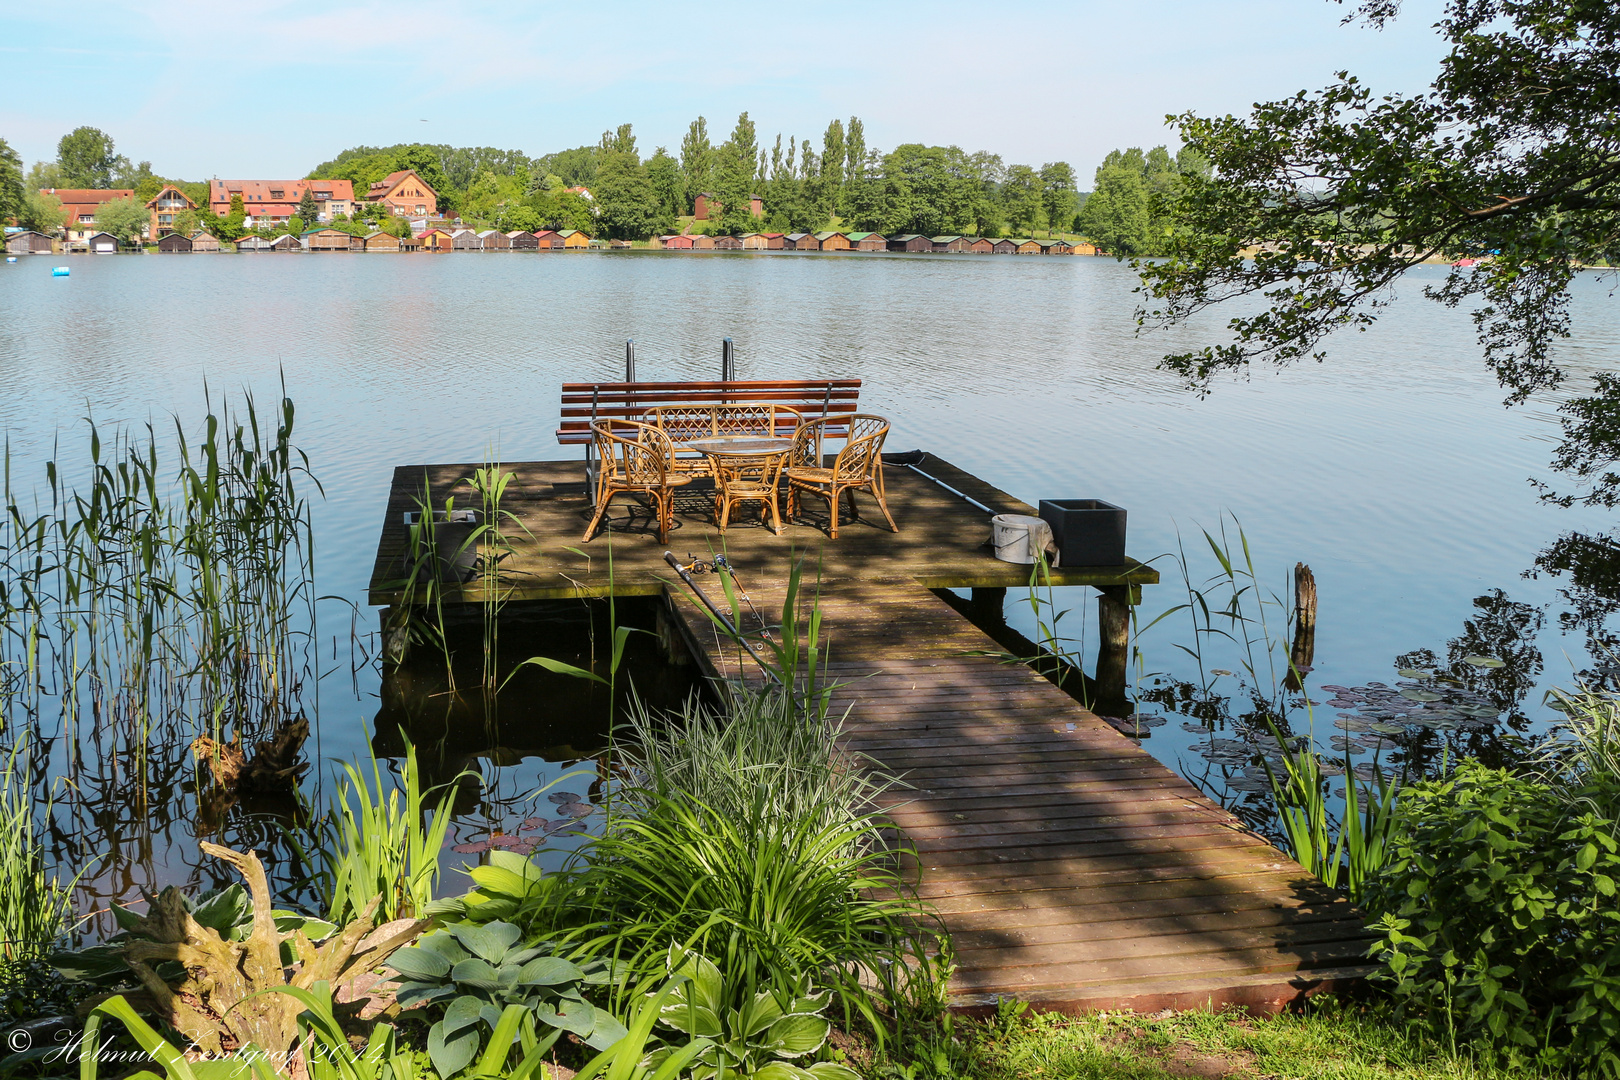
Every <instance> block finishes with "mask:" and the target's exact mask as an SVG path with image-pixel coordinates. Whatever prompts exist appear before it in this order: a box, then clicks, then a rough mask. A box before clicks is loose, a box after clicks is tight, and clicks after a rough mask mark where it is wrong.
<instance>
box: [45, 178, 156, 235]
mask: <svg viewBox="0 0 1620 1080" xmlns="http://www.w3.org/2000/svg"><path fill="white" fill-rule="evenodd" d="M39 193H40V194H41V195H54V196H56V197H57V198H58V199H60V200H61V201H62V213H64V214H66V215H67V218H66V221H65V224H64V226H63V227H64V228H65V229H66V230H67V238H68V239H69V240H85V239H88V238H89V236H90V234H91V233H93V232H96V231H97V229H96V212H97V211H98V210H100V209H101V204H102V203H104V202H112V201H113V200H114V199H133V198H134V197H135V189H134V188H40V191H39Z"/></svg>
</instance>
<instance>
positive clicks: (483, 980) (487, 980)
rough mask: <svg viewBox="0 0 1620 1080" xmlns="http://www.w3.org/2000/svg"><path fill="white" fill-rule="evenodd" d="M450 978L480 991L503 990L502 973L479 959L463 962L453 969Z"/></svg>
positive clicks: (474, 958)
mask: <svg viewBox="0 0 1620 1080" xmlns="http://www.w3.org/2000/svg"><path fill="white" fill-rule="evenodd" d="M450 977H451V978H452V979H454V980H456V982H458V983H465V984H466V985H468V986H472V987H476V988H478V989H480V990H499V989H500V988H501V973H500V972H499V971H496V970H495V969H494V968H493V967H491V966H490V965H489V964H487V963H485V962H484V961H482V960H480V959H478V958H477V957H473V958H472V959H470V960H463V961H461V962H460V963H459V964H457V965H456V966H455V967H453V968H451V969H450Z"/></svg>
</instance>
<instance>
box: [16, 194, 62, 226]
mask: <svg viewBox="0 0 1620 1080" xmlns="http://www.w3.org/2000/svg"><path fill="white" fill-rule="evenodd" d="M65 221H67V214H66V212H64V211H63V209H62V200H61V199H58V198H57V197H56V196H55V195H42V194H40V193H39V192H38V191H36V190H34V189H33V187H32V186H30V187H29V189H28V190H27V191H25V192H24V193H23V199H22V207H21V209H20V210H18V212H17V224H18V225H21V226H22V227H23V228H25V229H33V230H34V231H35V232H42V233H45V234H46V235H50V234H53V233H55V232H56V231H57V230H58V229H60V228H61V227H62V223H63V222H65Z"/></svg>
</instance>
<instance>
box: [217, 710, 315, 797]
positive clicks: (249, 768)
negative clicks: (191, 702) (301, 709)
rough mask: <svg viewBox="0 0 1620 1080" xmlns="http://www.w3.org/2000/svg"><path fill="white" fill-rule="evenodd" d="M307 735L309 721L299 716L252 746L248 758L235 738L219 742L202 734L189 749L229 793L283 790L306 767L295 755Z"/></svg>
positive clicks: (221, 787) (293, 782) (295, 779)
mask: <svg viewBox="0 0 1620 1080" xmlns="http://www.w3.org/2000/svg"><path fill="white" fill-rule="evenodd" d="M308 738H309V721H308V720H305V719H304V718H303V717H302V716H300V717H299V718H298V719H296V720H294V721H292V722H291V723H290V724H287V725H285V726H284V727H282V728H281V730H279V731H277V732H276V734H275V737H274V738H272V739H266V740H265V741H263V742H260V743H258V744H257V745H256V746H254V748H253V749H254V753H253V757H252V758H251V759H250V758H249V757H248V756H247V754H245V753H244V752H243V751H242V745H241V743H240V741H238V740H232V741H231V742H219V741H218V740H215V739H211V738H209V737H208V736H206V735H199V736H198V737H197V738H195V739H193V740H192V741H191V752H192V753H193V754H195V755H197V757H198V758H199V759H200V760H203V761H206V762H208V768H209V771H210V772H212V773H213V774H214V783H216V784H217V785H219V787H220V789H221V790H222V791H226V792H229V793H231V794H236V795H240V794H245V793H255V792H258V793H272V792H279V791H286V790H287V789H288V788H290V787H291V786H292V785H294V784H296V783H297V782H298V778H299V777H300V776H302V775H303V774H304V771H305V770H307V769H308V768H309V764H308V763H307V762H305V761H303V760H301V759H300V757H299V752H300V751H301V750H302V749H303V747H304V740H306V739H308Z"/></svg>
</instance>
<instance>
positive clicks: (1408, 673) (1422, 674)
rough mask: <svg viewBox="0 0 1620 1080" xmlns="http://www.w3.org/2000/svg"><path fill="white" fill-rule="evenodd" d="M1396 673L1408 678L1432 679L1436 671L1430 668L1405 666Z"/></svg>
mask: <svg viewBox="0 0 1620 1080" xmlns="http://www.w3.org/2000/svg"><path fill="white" fill-rule="evenodd" d="M1395 674H1397V675H1400V676H1402V677H1403V678H1407V679H1431V678H1433V677H1434V672H1433V671H1432V670H1430V669H1428V668H1415V667H1403V668H1401V669H1400V670H1399V671H1397V672H1396V673H1395Z"/></svg>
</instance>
